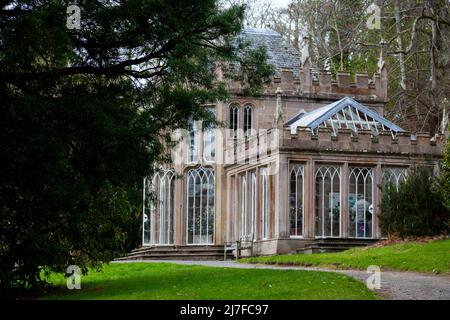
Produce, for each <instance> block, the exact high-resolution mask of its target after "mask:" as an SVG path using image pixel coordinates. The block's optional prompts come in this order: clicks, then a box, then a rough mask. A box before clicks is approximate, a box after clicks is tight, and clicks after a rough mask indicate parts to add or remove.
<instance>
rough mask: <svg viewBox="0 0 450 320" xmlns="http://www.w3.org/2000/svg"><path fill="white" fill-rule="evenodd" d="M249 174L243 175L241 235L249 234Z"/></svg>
mask: <svg viewBox="0 0 450 320" xmlns="http://www.w3.org/2000/svg"><path fill="white" fill-rule="evenodd" d="M247 203H248V199H247V175H245V174H244V175H242V176H241V237H247V236H248V215H247V214H248V212H247Z"/></svg>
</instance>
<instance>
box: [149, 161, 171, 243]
mask: <svg viewBox="0 0 450 320" xmlns="http://www.w3.org/2000/svg"><path fill="white" fill-rule="evenodd" d="M174 179H175V178H174V173H173V171H172V170H160V171H159V172H157V173H156V174H155V175H154V176H153V178H152V179H145V181H146V183H145V190H144V220H143V223H144V226H143V227H144V244H172V243H173V199H174V198H173V192H174V183H175V182H174Z"/></svg>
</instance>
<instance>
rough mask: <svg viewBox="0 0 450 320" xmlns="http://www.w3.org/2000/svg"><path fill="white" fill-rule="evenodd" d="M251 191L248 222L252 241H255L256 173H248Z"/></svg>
mask: <svg viewBox="0 0 450 320" xmlns="http://www.w3.org/2000/svg"><path fill="white" fill-rule="evenodd" d="M250 179H251V189H250V201H251V204H250V221H251V224H252V228H251V231H252V239H253V241H255V240H256V194H257V189H256V188H257V176H256V171H252V172H251V173H250Z"/></svg>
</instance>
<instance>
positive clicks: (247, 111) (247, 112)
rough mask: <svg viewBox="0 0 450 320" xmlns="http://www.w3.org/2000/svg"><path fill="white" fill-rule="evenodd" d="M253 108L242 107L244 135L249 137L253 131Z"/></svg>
mask: <svg viewBox="0 0 450 320" xmlns="http://www.w3.org/2000/svg"><path fill="white" fill-rule="evenodd" d="M252 121H253V107H252V106H251V105H249V104H247V105H246V106H245V107H244V134H245V135H246V136H249V135H250V134H251V130H252V129H253V123H252Z"/></svg>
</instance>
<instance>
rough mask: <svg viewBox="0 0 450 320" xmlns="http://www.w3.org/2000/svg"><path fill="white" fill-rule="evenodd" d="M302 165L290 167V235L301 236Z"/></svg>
mask: <svg viewBox="0 0 450 320" xmlns="http://www.w3.org/2000/svg"><path fill="white" fill-rule="evenodd" d="M303 170H304V169H303V165H300V164H294V165H292V167H291V172H290V180H289V223H290V235H291V236H293V237H298V236H303Z"/></svg>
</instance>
